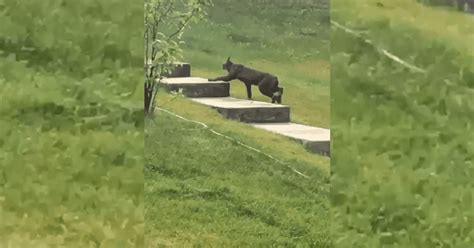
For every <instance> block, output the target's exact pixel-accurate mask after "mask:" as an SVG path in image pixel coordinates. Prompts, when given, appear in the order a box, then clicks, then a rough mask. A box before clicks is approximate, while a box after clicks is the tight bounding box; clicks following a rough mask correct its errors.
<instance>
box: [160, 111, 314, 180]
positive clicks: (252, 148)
mask: <svg viewBox="0 0 474 248" xmlns="http://www.w3.org/2000/svg"><path fill="white" fill-rule="evenodd" d="M157 109H158V110H160V111H163V112H165V113H167V114H170V115H172V116H174V117H177V118H179V119H181V120H184V121H187V122H192V123H196V124H198V125H200V126H202V127H203V128H204V129H208V130H209V131H210V132H211V133H213V134H215V135H217V136H220V137H223V138H225V139H228V140H230V141H233V142H235V143H237V144H239V145H241V146H243V147H245V148H247V149H249V150H252V151H254V152H257V153H260V154H263V155H264V156H266V157H267V158H270V159H272V160H273V161H276V162H277V163H279V164H282V165H285V166H286V167H288V168H290V169H291V170H292V171H293V172H295V173H296V174H298V175H300V176H302V177H304V178H310V177H309V176H307V175H305V174H303V173H301V172H299V171H298V170H297V169H295V168H293V167H291V166H289V165H288V164H287V163H285V162H283V161H281V160H279V159H277V158H275V157H273V156H272V155H270V154H268V153H265V152H262V151H260V150H258V149H257V148H255V147H251V146H249V145H246V144H244V143H242V142H240V141H238V140H236V139H234V138H232V137H229V136H227V135H224V134H221V133H219V132H217V131H215V130H214V129H212V128H210V127H209V126H208V125H206V124H204V123H202V122H200V121H195V120H190V119H187V118H185V117H183V116H180V115H178V114H176V113H173V112H171V111H169V110H166V109H163V108H160V107H157Z"/></svg>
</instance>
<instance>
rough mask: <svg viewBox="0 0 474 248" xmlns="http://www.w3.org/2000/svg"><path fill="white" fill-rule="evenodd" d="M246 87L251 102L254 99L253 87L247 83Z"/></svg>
mask: <svg viewBox="0 0 474 248" xmlns="http://www.w3.org/2000/svg"><path fill="white" fill-rule="evenodd" d="M245 87H246V88H247V98H248V99H249V100H251V99H252V85H251V84H248V83H246V84H245Z"/></svg>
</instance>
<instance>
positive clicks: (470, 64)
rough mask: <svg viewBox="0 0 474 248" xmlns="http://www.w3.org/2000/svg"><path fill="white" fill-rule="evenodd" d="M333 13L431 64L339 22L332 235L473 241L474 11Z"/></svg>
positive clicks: (399, 8) (395, 8)
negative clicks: (383, 52) (389, 55)
mask: <svg viewBox="0 0 474 248" xmlns="http://www.w3.org/2000/svg"><path fill="white" fill-rule="evenodd" d="M376 2H380V3H382V4H383V5H384V7H379V6H377V5H378V4H376ZM331 11H332V13H331V18H332V20H335V21H338V22H340V23H343V24H344V25H347V26H349V27H351V28H352V29H354V30H357V31H362V32H363V35H364V36H366V37H367V38H368V39H370V40H372V41H374V43H376V44H377V45H378V46H380V47H382V48H385V49H387V50H389V51H391V52H393V53H394V54H397V55H399V56H400V57H401V58H403V59H405V60H408V61H409V62H411V63H414V64H416V65H418V66H420V67H423V68H426V69H427V74H426V75H425V74H420V73H413V72H409V71H407V70H405V69H403V68H402V67H401V66H399V65H398V64H396V63H393V62H390V61H389V60H388V59H386V58H385V57H383V56H380V54H378V53H376V52H374V50H373V49H372V48H371V47H370V46H366V45H364V44H363V43H361V42H360V40H358V39H355V38H353V37H351V36H348V35H347V34H346V33H344V32H342V31H340V30H338V29H332V39H331V40H332V43H331V48H332V55H331V65H332V71H331V79H332V83H331V85H332V87H331V93H332V99H333V104H332V126H331V128H332V136H333V142H334V143H333V154H332V157H333V160H332V164H331V170H332V172H333V173H334V176H333V177H332V178H331V186H332V188H331V193H332V194H331V195H332V196H333V197H332V201H333V205H332V208H331V209H332V212H333V214H332V215H333V216H334V218H333V219H332V224H331V228H332V233H333V236H332V240H333V241H334V243H335V245H336V246H337V247H382V246H383V247H469V246H470V245H472V242H473V241H474V229H473V226H472V223H473V222H472V221H473V218H474V216H473V212H472V198H473V192H474V191H473V189H474V185H473V181H472V177H473V176H474V162H473V157H474V153H473V147H474V143H473V140H474V136H473V133H474V132H473V131H472V121H473V117H472V113H473V112H474V108H473V106H474V100H473V99H474V91H473V86H474V85H473V83H474V60H473V55H472V54H473V46H472V40H474V39H473V38H474V37H473V36H474V26H472V21H473V20H472V16H469V15H465V14H461V13H457V12H452V11H446V10H443V9H432V8H429V7H426V6H423V5H420V4H416V3H414V2H413V1H410V0H403V1H397V2H396V3H395V2H393V1H372V0H364V1H342V0H336V1H333V2H332V10H331ZM351 60H352V63H350V61H351ZM347 106H351V107H350V108H348V107H347ZM368 110H370V111H368Z"/></svg>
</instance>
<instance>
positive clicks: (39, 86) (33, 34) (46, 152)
mask: <svg viewBox="0 0 474 248" xmlns="http://www.w3.org/2000/svg"><path fill="white" fill-rule="evenodd" d="M60 3H61V2H60V1H49V0H45V1H41V2H36V1H25V2H16V1H2V3H0V9H2V11H1V13H0V22H1V23H2V25H1V26H0V99H1V104H0V115H1V118H0V127H1V128H0V246H1V247H2V248H3V247H5V248H17V247H35V248H36V247H37V248H46V247H143V244H144V241H143V240H144V237H143V233H144V226H145V225H144V211H143V208H144V204H143V164H144V159H143V150H144V145H143V139H144V134H143V126H144V125H143V107H142V106H143V105H142V101H143V100H142V99H143V95H142V93H141V89H142V87H141V84H142V79H141V76H142V75H143V74H142V64H141V63H142V61H143V60H142V59H141V58H142V53H141V49H140V46H141V44H142V43H141V42H138V45H137V42H136V41H140V39H141V38H140V32H141V31H140V30H139V29H138V30H137V27H139V26H140V25H142V23H143V19H142V17H143V12H142V11H143V6H142V4H141V3H138V4H136V3H135V4H134V3H131V4H127V3H120V2H117V1H115V2H112V3H108V4H107V3H100V4H99V3H97V2H96V1H87V0H86V1H82V2H81V4H76V3H73V2H69V3H65V4H60ZM116 4H119V5H120V6H122V7H125V8H127V9H128V10H130V11H129V12H128V13H127V15H123V13H122V14H120V15H115V14H114V7H113V6H115V5H116ZM103 7H104V8H105V9H107V12H106V13H105V12H102V10H103V9H102V8H103ZM24 13H30V14H28V15H24ZM140 13H141V14H140ZM109 14H110V15H111V16H109ZM128 15H130V16H128ZM20 16H21V17H20ZM85 16H87V18H84V19H81V17H82V18H83V17H85ZM19 17H20V18H19ZM79 20H80V21H79ZM120 24H123V25H120ZM119 26H120V29H121V31H123V33H118V34H117V33H115V32H114V30H115V29H116V28H118V27H119ZM130 27H133V29H130ZM107 32H112V33H114V34H107ZM85 34H87V35H85ZM129 35H131V36H134V37H136V36H138V39H134V38H130V37H129ZM92 41H93V42H92ZM105 43H106V44H105ZM134 45H136V47H138V49H137V50H138V51H139V52H138V53H136V52H135V51H136V50H135V51H134V50H133V49H129V48H130V47H133V46H134ZM133 61H138V63H136V64H133Z"/></svg>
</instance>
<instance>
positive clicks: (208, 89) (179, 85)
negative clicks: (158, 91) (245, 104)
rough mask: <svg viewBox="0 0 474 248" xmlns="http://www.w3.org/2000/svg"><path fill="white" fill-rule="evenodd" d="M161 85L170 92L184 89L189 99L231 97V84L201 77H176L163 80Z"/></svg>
mask: <svg viewBox="0 0 474 248" xmlns="http://www.w3.org/2000/svg"><path fill="white" fill-rule="evenodd" d="M161 85H162V86H164V88H165V89H167V90H169V91H178V90H179V89H183V94H184V95H185V96H187V97H226V96H229V90H230V85H229V82H224V81H212V82H208V81H207V79H206V78H199V77H175V78H165V79H162V80H161Z"/></svg>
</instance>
